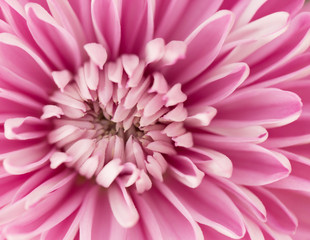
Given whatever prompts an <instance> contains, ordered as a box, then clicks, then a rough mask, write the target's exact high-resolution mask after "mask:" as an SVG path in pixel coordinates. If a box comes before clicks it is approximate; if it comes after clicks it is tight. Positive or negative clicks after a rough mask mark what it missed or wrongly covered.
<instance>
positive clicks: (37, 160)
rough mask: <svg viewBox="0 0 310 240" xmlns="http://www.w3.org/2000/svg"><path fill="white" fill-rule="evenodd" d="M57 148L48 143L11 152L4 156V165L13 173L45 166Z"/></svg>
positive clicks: (21, 172) (23, 172) (26, 171)
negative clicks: (54, 148)
mask: <svg viewBox="0 0 310 240" xmlns="http://www.w3.org/2000/svg"><path fill="white" fill-rule="evenodd" d="M54 151H55V150H53V149H52V150H51V149H50V147H49V146H48V145H47V144H46V143H44V142H43V143H41V144H37V145H33V146H31V147H28V148H24V149H20V150H17V151H14V152H10V153H9V154H8V155H7V156H5V157H3V159H4V161H3V166H4V168H5V170H6V171H7V172H9V173H11V174H25V173H28V172H32V171H34V170H36V169H39V168H41V167H42V166H44V165H45V164H46V163H47V162H48V161H49V158H50V157H51V155H52V154H53V152H54Z"/></svg>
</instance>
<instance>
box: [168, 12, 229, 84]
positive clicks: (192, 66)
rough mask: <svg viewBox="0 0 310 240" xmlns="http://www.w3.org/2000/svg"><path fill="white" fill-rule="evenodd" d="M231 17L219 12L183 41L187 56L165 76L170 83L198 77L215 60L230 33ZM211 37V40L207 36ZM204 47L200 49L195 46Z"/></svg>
mask: <svg viewBox="0 0 310 240" xmlns="http://www.w3.org/2000/svg"><path fill="white" fill-rule="evenodd" d="M232 21H233V17H232V15H231V13H230V12H228V11H220V12H217V13H216V14H214V15H213V16H212V17H211V18H209V19H207V20H206V21H205V22H203V23H202V24H201V25H199V27H197V28H196V29H195V30H194V31H193V32H192V33H191V34H190V35H189V36H188V37H187V38H186V40H185V42H186V43H187V54H186V57H185V59H184V60H180V61H178V62H177V63H176V64H175V65H173V66H172V67H170V68H169V69H168V70H167V73H166V74H165V76H166V78H167V79H171V80H170V82H172V83H176V82H179V83H186V82H188V81H189V80H191V79H192V78H194V77H196V76H197V75H199V74H200V73H201V72H202V71H203V70H205V69H206V68H207V67H208V66H209V65H210V64H211V63H212V62H213V60H214V59H215V57H216V56H217V54H218V53H219V51H220V48H221V46H222V44H223V42H224V40H225V38H226V36H227V34H228V32H229V31H230V28H231V26H232ZM210 35H212V38H210V37H209V36H210ZM202 45H203V46H205V47H204V48H202V49H201V48H200V47H197V46H202Z"/></svg>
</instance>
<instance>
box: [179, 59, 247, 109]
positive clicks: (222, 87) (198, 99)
mask: <svg viewBox="0 0 310 240" xmlns="http://www.w3.org/2000/svg"><path fill="white" fill-rule="evenodd" d="M248 75H249V67H248V66H247V65H246V64H244V63H234V64H230V65H225V66H224V67H219V68H216V69H214V70H213V71H208V72H207V73H206V74H203V75H202V76H200V77H198V78H197V79H194V80H192V81H190V82H189V83H188V84H187V86H185V87H184V91H185V93H186V94H187V95H188V97H189V98H188V101H187V104H188V105H199V104H204V105H209V104H210V105H211V104H215V103H217V102H219V101H221V100H223V99H225V98H226V97H228V96H229V95H231V94H232V93H233V92H234V91H235V90H236V89H237V88H238V87H239V86H240V85H241V83H243V81H244V80H245V79H246V78H247V77H248Z"/></svg>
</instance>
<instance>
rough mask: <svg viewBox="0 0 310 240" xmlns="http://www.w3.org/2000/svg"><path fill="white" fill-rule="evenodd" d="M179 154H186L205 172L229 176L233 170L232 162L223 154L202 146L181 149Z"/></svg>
mask: <svg viewBox="0 0 310 240" xmlns="http://www.w3.org/2000/svg"><path fill="white" fill-rule="evenodd" d="M178 153H179V154H182V155H185V156H187V157H188V158H189V159H190V160H192V161H193V163H194V164H195V165H196V166H197V167H198V168H199V169H200V170H202V171H204V172H205V173H208V174H210V175H216V176H220V177H225V178H230V177H231V175H232V171H233V166H232V162H231V161H230V159H229V158H228V157H226V156H225V155H224V154H222V153H220V152H217V151H214V150H211V149H207V148H202V147H192V148H190V149H181V150H179V151H178Z"/></svg>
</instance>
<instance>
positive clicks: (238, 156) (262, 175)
mask: <svg viewBox="0 0 310 240" xmlns="http://www.w3.org/2000/svg"><path fill="white" fill-rule="evenodd" d="M205 144H206V145H209V147H211V146H212V148H215V149H217V150H218V151H220V152H221V153H223V154H225V155H226V156H227V157H229V159H230V160H231V161H232V164H233V166H234V170H233V174H232V177H231V180H232V181H234V182H235V183H238V184H243V185H254V186H256V185H265V184H267V183H271V182H275V181H278V180H280V179H282V178H285V177H287V176H288V174H289V173H290V171H291V166H290V162H289V161H288V159H287V158H286V157H285V156H283V155H282V154H279V153H276V152H272V151H269V150H267V149H265V148H263V147H261V146H259V145H255V144H246V143H244V144H240V143H225V142H222V143H220V144H219V143H217V144H214V143H212V142H205Z"/></svg>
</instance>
